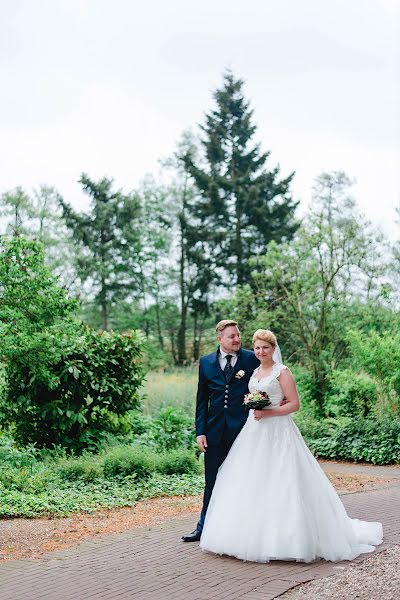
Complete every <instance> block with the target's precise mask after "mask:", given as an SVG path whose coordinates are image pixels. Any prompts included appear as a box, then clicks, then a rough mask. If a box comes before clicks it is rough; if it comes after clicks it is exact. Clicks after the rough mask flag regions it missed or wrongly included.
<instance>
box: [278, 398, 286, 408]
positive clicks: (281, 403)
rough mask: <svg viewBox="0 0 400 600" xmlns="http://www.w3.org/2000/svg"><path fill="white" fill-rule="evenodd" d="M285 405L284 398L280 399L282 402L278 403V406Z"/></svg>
mask: <svg viewBox="0 0 400 600" xmlns="http://www.w3.org/2000/svg"><path fill="white" fill-rule="evenodd" d="M285 404H287V400H286V398H282V400H281V401H280V404H279V406H285Z"/></svg>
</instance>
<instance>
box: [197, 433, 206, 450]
mask: <svg viewBox="0 0 400 600" xmlns="http://www.w3.org/2000/svg"><path fill="white" fill-rule="evenodd" d="M196 440H197V445H198V447H199V448H200V450H201V451H202V452H205V451H206V448H207V438H206V436H205V435H198V436H197V438H196Z"/></svg>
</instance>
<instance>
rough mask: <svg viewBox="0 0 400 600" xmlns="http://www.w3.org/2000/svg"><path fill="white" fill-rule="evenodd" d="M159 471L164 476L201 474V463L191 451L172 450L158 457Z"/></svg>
mask: <svg viewBox="0 0 400 600" xmlns="http://www.w3.org/2000/svg"><path fill="white" fill-rule="evenodd" d="M156 468H157V471H158V472H160V473H163V474H164V475H182V474H183V473H199V472H200V470H201V469H200V463H199V461H198V459H197V458H196V455H195V454H194V452H193V451H191V450H185V449H181V450H170V451H169V452H165V453H164V454H162V455H159V456H158V461H157V466H156Z"/></svg>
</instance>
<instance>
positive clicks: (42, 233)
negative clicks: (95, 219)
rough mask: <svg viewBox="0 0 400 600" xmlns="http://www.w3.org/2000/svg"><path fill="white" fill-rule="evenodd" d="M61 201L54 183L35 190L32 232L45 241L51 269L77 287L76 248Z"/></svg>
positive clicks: (70, 287) (30, 230)
mask: <svg viewBox="0 0 400 600" xmlns="http://www.w3.org/2000/svg"><path fill="white" fill-rule="evenodd" d="M61 201H62V197H61V195H60V194H59V193H58V191H57V190H56V189H55V188H54V187H52V186H49V185H40V186H39V188H38V189H35V190H34V192H33V197H32V210H31V221H30V223H29V235H30V236H32V237H34V238H36V239H38V240H39V241H40V242H42V244H43V246H44V249H45V261H46V264H47V265H48V266H49V267H50V269H51V270H52V272H53V273H54V274H55V275H57V276H58V277H59V278H60V279H61V280H62V282H63V283H64V285H67V286H68V288H69V289H72V290H73V291H75V286H74V284H75V281H76V278H77V274H76V271H75V269H74V263H75V262H76V256H75V248H74V245H73V242H72V237H71V233H70V232H69V230H68V229H67V227H66V225H65V222H64V219H63V215H62V209H61V206H60V203H61Z"/></svg>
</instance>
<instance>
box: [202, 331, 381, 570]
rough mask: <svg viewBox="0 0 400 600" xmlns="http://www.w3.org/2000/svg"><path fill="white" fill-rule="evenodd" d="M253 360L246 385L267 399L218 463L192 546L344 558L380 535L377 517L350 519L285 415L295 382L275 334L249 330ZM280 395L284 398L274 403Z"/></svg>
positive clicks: (255, 554)
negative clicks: (196, 543) (198, 537)
mask: <svg viewBox="0 0 400 600" xmlns="http://www.w3.org/2000/svg"><path fill="white" fill-rule="evenodd" d="M253 345H254V352H255V354H256V357H257V358H258V359H259V361H260V363H261V364H260V366H259V367H258V368H257V369H256V370H255V371H254V373H253V375H252V377H251V379H250V382H249V390H250V391H254V390H259V391H263V392H266V393H267V394H268V396H269V399H270V401H271V405H270V406H268V407H267V408H265V409H263V410H254V411H253V410H250V412H249V416H248V419H247V421H246V424H245V426H244V427H243V429H242V431H241V432H240V434H239V436H238V437H237V438H236V441H235V442H234V444H233V446H232V448H231V450H230V452H229V454H228V457H227V458H226V459H225V461H224V463H223V464H222V466H221V467H220V470H219V472H218V476H217V480H216V484H215V487H214V490H213V494H212V497H211V501H210V505H209V507H208V510H207V515H206V520H205V525H204V530H203V533H202V536H201V541H200V547H201V548H202V549H203V550H205V551H209V552H214V553H217V554H227V555H230V556H235V557H237V558H240V559H243V560H249V561H257V562H268V561H270V560H295V561H304V562H311V561H313V560H316V559H320V558H323V559H325V560H331V561H337V560H352V559H354V558H355V557H356V556H358V555H359V554H362V553H365V552H371V551H372V550H374V546H375V545H377V544H380V543H382V525H381V524H380V523H372V522H365V521H359V520H358V519H350V517H349V516H348V515H347V513H346V510H345V508H344V506H343V504H342V502H341V500H340V498H339V496H338V495H337V493H336V491H335V490H334V488H333V487H332V485H331V483H330V482H329V480H328V479H327V477H326V476H325V474H324V472H323V471H322V469H321V468H320V466H319V464H318V462H317V461H316V460H315V458H314V457H313V455H312V454H311V452H310V451H309V449H308V448H307V446H306V444H305V443H304V440H303V438H302V437H301V434H300V432H299V430H298V428H297V426H296V425H295V423H294V421H293V420H292V417H291V413H294V412H296V411H297V410H298V409H299V397H298V394H297V389H296V383H295V381H294V379H293V376H292V374H291V372H290V370H289V369H288V368H287V367H286V366H285V365H283V364H282V363H281V362H280V361H279V362H276V361H275V360H274V359H276V358H277V356H278V353H277V351H278V350H279V349H277V342H276V337H275V335H274V334H273V333H272V332H271V331H269V330H265V329H258V330H257V331H256V332H255V334H254V336H253ZM283 397H286V400H287V402H286V403H285V404H283V405H282V406H280V402H281V400H282V398H283Z"/></svg>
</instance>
